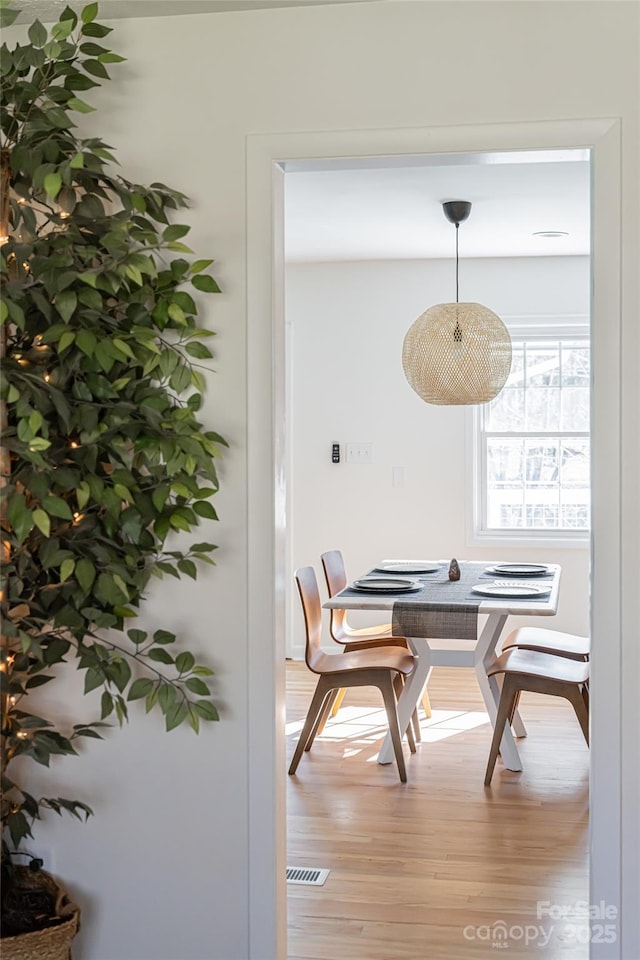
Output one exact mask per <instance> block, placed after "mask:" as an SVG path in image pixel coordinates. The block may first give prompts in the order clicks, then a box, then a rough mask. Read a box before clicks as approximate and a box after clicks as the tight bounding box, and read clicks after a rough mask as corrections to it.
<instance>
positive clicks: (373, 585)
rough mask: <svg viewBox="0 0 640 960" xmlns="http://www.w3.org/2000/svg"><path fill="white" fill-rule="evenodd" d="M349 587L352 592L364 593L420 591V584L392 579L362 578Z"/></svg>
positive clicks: (413, 581)
mask: <svg viewBox="0 0 640 960" xmlns="http://www.w3.org/2000/svg"><path fill="white" fill-rule="evenodd" d="M351 587H352V589H353V590H362V591H363V592H364V593H410V592H411V591H413V590H420V589H421V587H422V584H420V583H417V582H416V581H415V580H401V579H400V578H397V579H393V578H392V577H363V578H362V579H361V580H354V581H353V583H352V584H351Z"/></svg>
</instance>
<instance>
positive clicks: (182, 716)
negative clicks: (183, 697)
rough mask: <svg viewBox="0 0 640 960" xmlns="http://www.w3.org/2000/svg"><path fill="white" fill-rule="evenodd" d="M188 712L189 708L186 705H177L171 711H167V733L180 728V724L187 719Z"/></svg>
mask: <svg viewBox="0 0 640 960" xmlns="http://www.w3.org/2000/svg"><path fill="white" fill-rule="evenodd" d="M188 710H189V708H188V707H187V704H186V703H176V704H175V705H174V706H173V707H172V708H171V709H170V710H168V711H167V718H166V723H165V726H166V730H167V733H168V732H169V731H170V730H173V729H175V727H179V726H180V724H181V723H182V722H183V721H184V720H186V719H187V714H188Z"/></svg>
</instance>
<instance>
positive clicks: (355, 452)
mask: <svg viewBox="0 0 640 960" xmlns="http://www.w3.org/2000/svg"><path fill="white" fill-rule="evenodd" d="M346 460H347V463H373V444H372V443H348V444H347V457H346Z"/></svg>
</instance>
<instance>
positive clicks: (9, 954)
mask: <svg viewBox="0 0 640 960" xmlns="http://www.w3.org/2000/svg"><path fill="white" fill-rule="evenodd" d="M16 872H17V874H18V883H19V884H20V886H21V887H27V888H31V889H33V888H34V887H45V888H46V889H47V890H48V891H49V892H50V893H51V894H53V896H54V897H55V903H56V915H57V916H58V917H62V918H63V922H62V923H59V924H57V925H56V926H54V927H46V928H45V929H44V930H33V931H31V932H30V933H19V934H17V935H16V936H13V937H2V939H0V955H1V956H2V960H71V941H72V940H73V938H74V937H75V935H76V933H77V932H78V929H79V927H80V910H79V908H78V907H77V906H76V905H75V903H73V902H72V900H71V899H70V897H69V895H68V893H67V891H66V890H65V889H64V888H63V887H61V886H60V884H59V883H58V882H57V881H56V880H54V879H53V877H52V876H51V875H50V874H48V873H45V871H43V870H39V871H38V872H37V873H32V872H31V871H29V870H28V869H27V868H26V867H21V866H19V867H16Z"/></svg>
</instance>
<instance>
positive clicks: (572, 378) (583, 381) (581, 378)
mask: <svg viewBox="0 0 640 960" xmlns="http://www.w3.org/2000/svg"><path fill="white" fill-rule="evenodd" d="M589 352H590V351H589V347H586V346H585V345H584V343H580V342H578V343H571V342H566V343H563V344H562V382H563V384H564V385H565V386H568V387H588V386H589V373H590V370H589Z"/></svg>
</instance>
